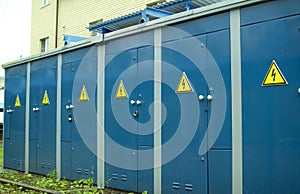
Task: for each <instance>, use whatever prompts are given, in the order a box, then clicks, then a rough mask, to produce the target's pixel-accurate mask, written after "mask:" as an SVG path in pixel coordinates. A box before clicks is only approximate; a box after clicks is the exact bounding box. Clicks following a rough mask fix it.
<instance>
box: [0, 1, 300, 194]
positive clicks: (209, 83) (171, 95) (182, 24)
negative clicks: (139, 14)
mask: <svg viewBox="0 0 300 194" xmlns="http://www.w3.org/2000/svg"><path fill="white" fill-rule="evenodd" d="M102 30H104V28H103V29H102ZM3 67H4V68H5V105H4V111H5V114H4V168H8V169H14V170H18V171H24V172H26V173H29V172H30V173H37V174H44V175H45V174H47V173H49V172H51V171H53V170H56V172H57V178H59V179H60V178H64V179H70V180H76V179H84V178H90V177H92V178H93V179H94V182H95V184H97V185H98V186H99V187H100V188H104V187H110V188H115V189H120V190H125V191H134V192H144V191H147V192H148V193H149V194H153V193H154V194H160V193H163V194H171V193H172V194H173V193H180V194H181V193H187V194H188V193H195V194H199V193H216V194H217V193H222V194H224V193H300V184H299V180H300V76H299V74H300V1H299V0H274V1H263V0H248V1H246V0H226V1H222V2H219V3H215V4H211V5H209V6H204V7H200V8H197V9H192V10H188V11H185V12H182V13H178V14H174V15H170V16H166V17H163V18H160V19H156V20H153V21H149V22H144V23H141V24H139V25H135V26H131V27H128V28H124V29H121V30H117V31H114V32H110V33H103V34H101V35H99V36H95V37H93V38H92V39H90V40H87V41H82V42H79V43H77V44H75V45H72V46H70V45H66V46H64V47H63V48H58V49H55V50H53V51H49V52H46V53H42V54H40V55H36V56H32V57H29V58H25V59H20V60H18V61H14V62H11V63H7V64H4V65H3Z"/></svg>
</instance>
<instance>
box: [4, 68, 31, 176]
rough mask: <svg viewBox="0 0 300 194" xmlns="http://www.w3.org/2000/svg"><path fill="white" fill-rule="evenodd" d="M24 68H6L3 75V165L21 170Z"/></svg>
mask: <svg viewBox="0 0 300 194" xmlns="http://www.w3.org/2000/svg"><path fill="white" fill-rule="evenodd" d="M26 68H27V65H26V64H23V65H20V66H16V67H11V68H9V69H6V77H5V110H4V111H5V113H4V164H3V166H4V167H5V168H11V169H15V170H21V171H24V160H25V148H24V147H25V110H26ZM17 98H18V100H19V101H18V102H19V103H18V102H17Z"/></svg>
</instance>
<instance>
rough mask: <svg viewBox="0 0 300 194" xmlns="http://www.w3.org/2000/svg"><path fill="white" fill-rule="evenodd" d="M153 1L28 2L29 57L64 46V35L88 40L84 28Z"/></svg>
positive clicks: (55, 0) (69, 0) (60, 0)
mask: <svg viewBox="0 0 300 194" xmlns="http://www.w3.org/2000/svg"><path fill="white" fill-rule="evenodd" d="M154 2H162V1H161V0H160V1H157V0H84V1H82V0H32V24H31V25H32V26H31V48H30V54H31V55H34V54H38V53H40V52H45V51H47V50H51V49H55V48H58V47H61V46H63V45H64V41H63V39H64V34H66V35H72V36H80V37H86V38H89V37H91V36H92V35H95V34H93V33H92V32H89V30H88V29H87V27H89V26H90V25H92V24H95V23H97V22H99V21H106V20H109V19H112V18H116V17H118V16H122V15H125V14H128V13H131V12H134V11H139V10H142V9H145V8H146V7H147V4H148V5H149V4H153V3H154Z"/></svg>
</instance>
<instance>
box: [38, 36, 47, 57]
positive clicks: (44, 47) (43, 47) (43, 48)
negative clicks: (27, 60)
mask: <svg viewBox="0 0 300 194" xmlns="http://www.w3.org/2000/svg"><path fill="white" fill-rule="evenodd" d="M40 43H41V52H42V53H43V52H47V51H48V50H49V37H46V38H42V39H40Z"/></svg>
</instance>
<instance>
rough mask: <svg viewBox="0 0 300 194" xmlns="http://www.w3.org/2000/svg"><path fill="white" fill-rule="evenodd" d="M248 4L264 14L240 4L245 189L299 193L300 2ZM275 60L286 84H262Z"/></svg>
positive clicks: (250, 191)
mask: <svg viewBox="0 0 300 194" xmlns="http://www.w3.org/2000/svg"><path fill="white" fill-rule="evenodd" d="M268 7H273V8H274V9H273V10H272V11H271V10H269V11H267V12H266V10H267V9H268ZM249 8H251V9H253V10H255V11H256V13H255V15H258V16H261V18H262V19H260V20H259V19H257V18H256V17H255V18H253V19H252V21H249V18H250V15H249V14H250V13H249V11H248V9H245V10H244V9H242V10H241V21H242V24H245V25H243V26H242V29H241V38H242V39H241V41H242V79H243V82H242V83H243V85H242V86H243V93H242V96H243V167H244V168H243V169H244V172H243V181H244V191H245V193H300V186H299V179H300V130H299V129H300V120H299V115H300V114H299V110H300V95H299V93H298V88H299V87H300V79H299V72H300V64H299V61H300V55H299V50H300V44H299V42H300V31H299V24H300V15H299V14H300V4H299V1H296V0H295V1H271V2H268V3H265V4H261V5H258V6H254V7H249ZM295 10H297V11H296V12H295ZM295 13H296V14H295ZM262 16H263V17H262ZM251 17H252V15H251ZM264 18H266V19H267V20H266V21H264V20H263V19H264ZM243 21H244V22H243ZM246 21H247V22H246ZM256 21H259V22H256ZM245 22H246V23H245ZM273 60H274V61H275V62H276V63H277V65H278V67H279V68H280V70H281V73H282V75H283V76H284V77H285V79H286V80H287V82H288V84H287V85H281V86H276V85H274V86H262V82H263V81H264V78H265V76H266V74H267V72H268V69H269V67H270V66H271V63H272V61H273ZM273 76H275V77H276V76H279V75H278V74H275V75H274V74H273Z"/></svg>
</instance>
